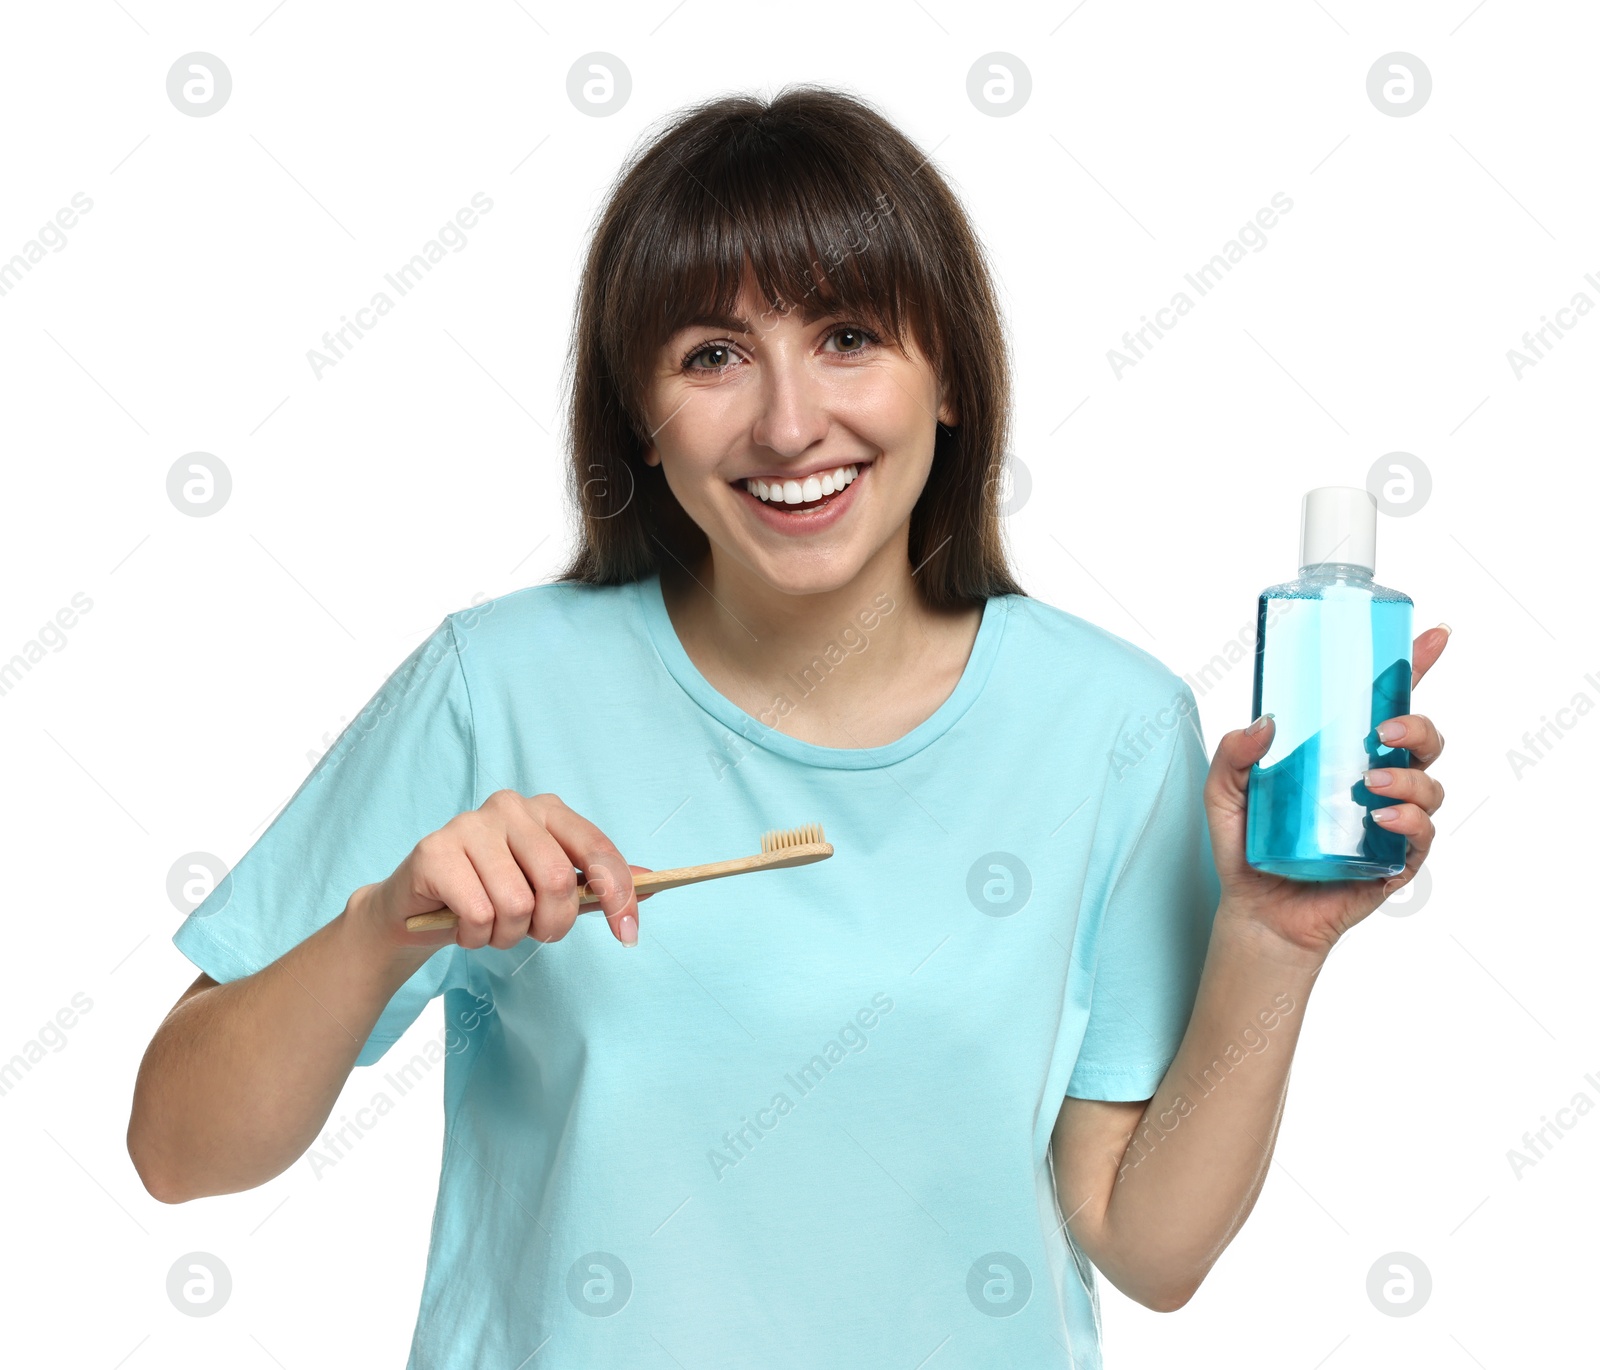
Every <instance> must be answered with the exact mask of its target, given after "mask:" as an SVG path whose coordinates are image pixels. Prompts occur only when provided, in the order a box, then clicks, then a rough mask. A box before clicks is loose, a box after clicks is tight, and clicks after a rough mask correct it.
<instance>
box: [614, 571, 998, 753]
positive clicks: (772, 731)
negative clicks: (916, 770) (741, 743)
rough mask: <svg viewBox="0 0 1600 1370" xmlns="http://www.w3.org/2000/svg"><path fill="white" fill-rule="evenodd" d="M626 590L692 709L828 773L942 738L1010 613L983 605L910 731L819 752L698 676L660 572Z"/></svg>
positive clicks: (979, 680) (967, 700)
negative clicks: (948, 680)
mask: <svg viewBox="0 0 1600 1370" xmlns="http://www.w3.org/2000/svg"><path fill="white" fill-rule="evenodd" d="M632 589H633V592H634V602H635V604H636V605H637V607H638V610H639V613H640V615H641V617H642V618H643V619H644V622H645V626H646V628H647V630H648V632H649V635H650V640H651V642H652V643H653V644H654V645H655V649H656V654H657V655H658V656H659V657H660V659H661V663H662V664H663V665H664V666H665V667H666V668H667V670H668V671H669V672H670V673H671V675H672V677H673V679H674V680H676V681H677V682H678V684H679V685H680V686H681V687H682V688H683V691H684V693H686V694H687V695H688V696H689V697H690V698H691V699H693V700H694V702H695V703H696V704H698V705H699V706H700V707H701V708H702V709H704V710H705V711H706V712H707V713H708V714H710V715H711V716H712V717H713V718H715V719H717V720H718V721H719V722H720V723H722V724H724V725H725V726H726V727H728V728H729V729H731V730H732V731H733V732H734V733H736V734H737V735H738V736H740V737H742V738H744V739H746V740H747V741H749V742H751V743H753V744H754V745H756V746H758V747H762V748H764V749H765V750H767V751H769V752H774V753H776V754H777V755H779V756H783V757H787V758H789V759H790V760H791V761H797V762H799V763H801V764H802V765H806V766H820V767H826V768H830V769H834V770H873V769H876V768H878V767H882V766H890V765H893V764H894V763H895V762H897V761H903V760H905V758H906V757H908V756H914V755H915V754H916V753H917V752H920V751H921V750H922V749H923V748H924V747H926V746H928V745H929V743H931V742H934V741H935V740H937V739H938V738H940V737H942V736H943V735H944V734H945V733H946V732H947V731H948V730H949V729H950V727H951V726H952V725H953V724H954V723H955V722H956V720H957V719H959V718H960V717H961V715H962V714H964V713H965V712H966V711H967V709H968V708H970V707H971V705H972V703H973V701H974V700H976V699H977V697H978V695H979V694H980V693H981V692H982V690H983V687H984V683H985V682H986V681H987V680H988V678H989V671H990V668H991V667H992V666H993V665H994V659H995V656H996V654H997V652H998V650H999V646H1000V638H1001V635H1002V633H1003V632H1004V631H1005V620H1006V615H1007V612H1008V611H1009V608H1010V604H1009V600H1010V596H1007V595H995V596H991V597H990V598H989V599H987V600H985V601H984V605H983V618H982V620H981V621H980V622H979V624H978V632H977V636H976V637H975V638H974V640H973V643H972V651H971V652H970V653H969V655H968V657H967V663H966V666H965V667H964V668H963V669H962V672H961V678H960V679H959V680H958V681H957V682H956V687H955V689H954V690H952V691H951V692H950V694H949V695H948V697H946V699H945V700H944V702H943V703H942V704H940V705H939V707H938V708H937V709H935V710H934V711H933V712H932V713H931V714H929V715H928V717H927V718H925V719H923V720H922V722H921V723H919V724H917V726H916V727H914V728H913V729H911V731H910V732H908V733H905V734H904V735H902V736H900V737H897V738H896V739H895V740H894V741H893V742H887V743H884V744H883V745H882V746H880V747H824V746H821V745H819V744H817V743H815V742H805V741H802V740H801V739H799V738H796V737H790V736H789V735H788V734H787V733H784V732H780V731H779V730H778V729H776V728H773V727H770V726H769V725H767V724H766V723H764V722H762V721H761V720H760V719H759V718H756V717H755V716H754V715H752V714H748V713H746V712H745V711H744V710H743V709H741V708H740V707H739V706H738V705H737V704H735V703H734V702H733V701H732V700H731V699H729V698H728V697H727V696H726V695H724V694H722V693H721V692H720V691H719V690H718V689H716V687H715V686H713V685H712V684H711V682H710V681H709V680H707V679H706V678H705V676H703V675H702V674H701V673H700V668H699V667H698V666H696V665H695V664H694V662H693V660H692V659H691V658H690V656H689V654H688V652H686V651H685V650H684V648H683V643H682V642H680V641H679V640H678V632H677V629H676V628H674V627H673V626H672V617H671V615H669V614H668V613H667V605H666V600H665V599H664V598H663V597H662V593H661V575H660V572H652V573H651V574H650V575H649V576H647V577H645V578H644V579H643V580H637V581H634V582H633V585H632ZM846 660H848V657H847V658H846ZM795 693H798V690H797V691H796V692H795ZM789 698H790V700H791V702H792V703H794V705H795V706H796V707H797V708H798V707H802V703H803V701H801V700H798V699H796V698H795V694H794V693H791V694H790V695H789Z"/></svg>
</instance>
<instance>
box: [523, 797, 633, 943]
mask: <svg viewBox="0 0 1600 1370" xmlns="http://www.w3.org/2000/svg"><path fill="white" fill-rule="evenodd" d="M543 798H544V799H545V801H546V803H545V807H544V809H543V815H544V825H545V827H546V828H547V829H548V830H549V831H550V833H551V835H552V836H553V837H554V838H555V839H556V841H558V842H559V843H560V844H561V845H562V847H563V848H565V849H566V853H567V856H568V858H569V859H570V862H571V864H572V865H575V866H577V867H578V869H579V870H581V871H582V872H583V875H584V879H585V880H587V881H588V883H589V886H590V888H591V889H592V890H593V891H594V892H595V894H596V895H598V896H599V899H600V909H601V912H602V913H603V914H604V915H605V920H606V922H607V923H609V924H610V925H611V931H612V933H613V934H614V935H615V936H616V938H617V940H618V941H619V942H621V943H623V945H624V946H633V945H634V944H636V943H637V942H638V940H639V904H638V901H637V899H635V897H634V890H633V867H632V866H630V865H629V864H628V862H627V861H626V860H624V859H623V855H622V853H621V852H620V851H618V850H617V846H616V843H614V842H613V841H612V840H611V839H610V838H609V837H607V836H606V835H605V833H603V832H601V831H600V829H599V828H598V827H596V826H595V825H594V824H593V823H591V822H590V821H589V820H588V819H587V818H585V817H584V816H583V815H582V814H581V813H577V812H575V811H574V810H572V809H570V808H568V807H567V806H566V804H564V803H562V802H561V801H560V800H559V799H556V798H555V796H553V795H545V796H543Z"/></svg>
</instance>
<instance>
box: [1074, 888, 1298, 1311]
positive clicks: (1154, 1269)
mask: <svg viewBox="0 0 1600 1370" xmlns="http://www.w3.org/2000/svg"><path fill="white" fill-rule="evenodd" d="M1322 964H1323V957H1322V956H1319V955H1315V954H1312V953H1310V952H1306V951H1303V950H1300V949H1297V948H1294V947H1292V946H1291V945H1290V944H1289V943H1287V942H1285V941H1284V940H1283V939H1281V938H1279V937H1278V936H1276V934H1273V933H1271V932H1270V931H1267V930H1264V929H1262V928H1261V927H1260V925H1259V924H1251V923H1249V922H1247V921H1246V920H1244V919H1241V918H1237V917H1235V916H1234V915H1233V914H1232V913H1231V911H1230V910H1229V908H1228V906H1227V904H1226V903H1224V905H1223V906H1222V907H1221V908H1220V909H1219V910H1218V912H1217V916H1216V919H1215V921H1214V922H1213V925H1212V931H1211V940H1210V945H1209V947H1208V949H1207V952H1206V960H1205V966H1204V969H1203V971H1202V973H1201V979H1200V985H1199V992H1198V994H1197V996H1196V1000H1195V1006H1194V1012H1193V1014H1192V1015H1191V1017H1190V1021H1189V1028H1188V1031H1187V1032H1186V1033H1185V1034H1184V1038H1183V1042H1182V1044H1181V1045H1180V1047H1179V1048H1178V1054H1177V1056H1176V1057H1175V1058H1174V1059H1173V1062H1172V1064H1171V1066H1170V1067H1169V1068H1168V1070H1167V1073H1166V1076H1165V1077H1164V1078H1163V1079H1162V1081H1161V1085H1160V1087H1159V1088H1158V1089H1157V1091H1156V1094H1155V1097H1154V1098H1153V1099H1152V1100H1151V1101H1150V1103H1149V1105H1148V1106H1147V1108H1146V1109H1145V1112H1144V1115H1143V1116H1142V1117H1141V1118H1140V1120H1139V1124H1138V1126H1137V1128H1136V1129H1135V1130H1134V1133H1133V1136H1132V1137H1131V1138H1130V1140H1129V1142H1128V1146H1127V1150H1126V1151H1125V1152H1124V1153H1123V1155H1122V1158H1121V1163H1120V1166H1119V1168H1118V1174H1117V1179H1116V1182H1115V1183H1114V1185H1113V1186H1112V1190H1111V1197H1110V1201H1109V1203H1108V1204H1107V1205H1106V1208H1105V1210H1104V1214H1103V1217H1102V1231H1101V1233H1100V1241H1099V1243H1098V1245H1099V1247H1100V1249H1099V1250H1098V1251H1097V1253H1096V1262H1097V1264H1099V1265H1101V1267H1102V1268H1103V1269H1104V1270H1105V1272H1106V1274H1107V1276H1108V1277H1110V1278H1111V1279H1112V1281H1113V1283H1116V1284H1118V1285H1119V1286H1121V1285H1122V1284H1123V1280H1124V1279H1126V1280H1128V1281H1129V1282H1130V1284H1131V1285H1132V1287H1136V1288H1141V1289H1145V1290H1152V1291H1162V1293H1161V1294H1160V1295H1159V1296H1158V1298H1159V1301H1160V1303H1161V1304H1162V1305H1165V1306H1168V1307H1178V1306H1181V1305H1182V1304H1183V1303H1184V1302H1186V1301H1187V1300H1188V1298H1189V1297H1190V1296H1191V1295H1192V1294H1193V1292H1194V1291H1195V1289H1196V1288H1198V1287H1199V1284H1200V1282H1201V1280H1203V1279H1204V1278H1205V1275H1206V1272H1207V1271H1209V1270H1210V1268H1211V1266H1212V1264H1213V1263H1214V1262H1215V1261H1216V1259H1217V1257H1218V1256H1220V1255H1221V1254H1222V1252H1223V1250H1224V1248H1226V1246H1227V1245H1228V1243H1229V1242H1230V1241H1231V1240H1232V1239H1233V1237H1234V1234H1235V1233H1237V1232H1238V1230H1239V1228H1240V1227H1241V1226H1242V1225H1243V1223H1244V1220H1245V1218H1246V1217H1247V1216H1248V1215H1249V1212H1250V1209H1251V1207H1252V1206H1253V1205H1254V1203H1255V1200H1256V1196H1257V1194H1258V1193H1260V1190H1261V1185H1262V1183H1263V1181H1264V1180H1265V1179H1266V1173H1267V1167H1268V1165H1269V1164H1270V1163H1271V1160H1272V1149H1273V1146H1274V1144H1275V1142H1276V1140H1277V1132H1278V1122H1279V1119H1280V1118H1281V1116H1282V1111H1283V1104H1284V1099H1285V1095H1286V1093H1287V1090H1288V1082H1289V1066H1290V1063H1291V1061H1292V1060H1293V1057H1294V1049H1295V1045H1296V1043H1297V1042H1298V1040H1299V1037H1300V1025H1301V1022H1302V1020H1303V1018H1304V1014H1305V1006H1306V1000H1307V998H1308V997H1309V996H1310V993H1311V987H1312V985H1313V984H1314V983H1315V981H1316V977H1317V974H1318V972H1319V971H1320V970H1321V967H1322ZM1119 1276H1121V1278H1119Z"/></svg>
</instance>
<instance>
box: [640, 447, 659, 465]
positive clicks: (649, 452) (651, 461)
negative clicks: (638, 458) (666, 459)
mask: <svg viewBox="0 0 1600 1370" xmlns="http://www.w3.org/2000/svg"><path fill="white" fill-rule="evenodd" d="M644 464H645V465H646V466H660V465H661V454H660V453H659V452H657V451H656V449H655V448H654V447H646V448H645V449H644Z"/></svg>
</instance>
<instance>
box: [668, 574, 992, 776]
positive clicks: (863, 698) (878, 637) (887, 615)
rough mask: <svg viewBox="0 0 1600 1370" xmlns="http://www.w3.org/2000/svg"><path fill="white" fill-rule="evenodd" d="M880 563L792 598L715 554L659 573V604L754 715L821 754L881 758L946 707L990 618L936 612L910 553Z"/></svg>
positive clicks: (721, 688) (721, 686)
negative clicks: (838, 750)
mask: <svg viewBox="0 0 1600 1370" xmlns="http://www.w3.org/2000/svg"><path fill="white" fill-rule="evenodd" d="M884 553H885V554H881V555H880V556H879V557H877V558H874V560H873V561H871V562H868V563H867V565H866V566H864V567H863V568H862V570H861V572H860V574H858V575H857V576H856V577H855V578H854V579H853V580H851V581H850V582H849V583H848V584H847V585H844V586H841V587H839V588H837V589H833V590H827V591H821V592H817V593H812V594H791V593H787V592H785V591H782V590H778V589H775V588H774V587H773V586H771V585H770V584H768V583H767V582H765V581H763V580H761V579H760V578H759V577H757V576H754V575H753V574H751V573H750V572H748V571H747V570H745V568H743V567H737V566H735V567H732V568H729V567H727V566H726V564H725V563H724V562H723V559H721V558H719V557H717V555H716V554H715V553H714V552H713V553H712V554H710V555H708V556H707V557H706V558H705V560H704V561H703V562H702V563H701V564H700V565H699V566H696V567H694V568H679V567H676V566H674V567H671V568H669V570H666V571H663V572H662V576H661V592H662V599H663V601H664V602H665V604H666V606H667V613H668V616H669V617H670V618H671V620H672V624H673V627H674V629H675V630H676V631H677V634H678V640H679V641H680V642H681V643H682V644H683V648H684V651H685V652H686V653H687V654H688V656H689V659H690V660H691V661H693V662H694V664H695V667H696V668H697V669H698V670H699V671H700V673H701V675H703V676H705V678H706V679H707V680H708V681H709V682H710V683H711V685H712V686H713V687H714V688H715V689H716V690H717V691H718V692H719V693H721V694H723V695H724V696H726V697H727V698H728V699H730V700H732V701H733V703H735V704H737V705H738V706H739V707H740V708H742V709H744V710H745V711H746V712H747V713H750V714H752V715H753V716H756V717H759V718H763V719H765V720H767V721H769V722H772V725H773V726H775V727H777V728H778V730H779V731H780V732H783V733H786V734H788V735H790V736H792V737H795V738H798V739H800V740H802V741H806V742H813V743H816V744H817V745H819V746H833V747H876V746H884V745H886V744H887V743H889V742H892V741H894V740H895V739H896V738H898V737H901V736H903V735H904V734H905V733H907V732H909V731H910V730H911V729H912V728H914V727H916V725H917V724H918V723H920V722H922V721H923V720H924V719H925V718H927V717H928V716H929V715H930V714H932V713H933V712H934V711H935V710H936V709H937V708H938V707H939V705H940V704H942V703H943V702H944V701H945V699H947V698H948V697H949V695H950V692H951V691H952V690H953V689H954V688H955V686H956V683H957V681H959V680H960V678H961V673H962V671H963V669H964V668H965V666H966V662H967V658H968V656H969V655H970V654H971V651H972V644H973V642H974V640H975V639H976V636H977V631H978V625H979V623H980V622H981V621H982V616H983V615H982V610H981V608H977V607H974V608H968V609H961V610H955V611H949V612H939V611H935V610H932V609H929V608H928V607H927V606H926V605H925V604H924V603H923V601H922V597H921V595H920V594H919V593H918V591H917V587H916V582H915V578H914V574H913V570H912V567H911V565H910V563H909V561H908V560H907V558H906V554H905V548H904V546H903V545H902V546H900V547H898V548H895V547H889V548H885V549H884ZM780 701H781V702H780ZM785 706H787V707H785Z"/></svg>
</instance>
